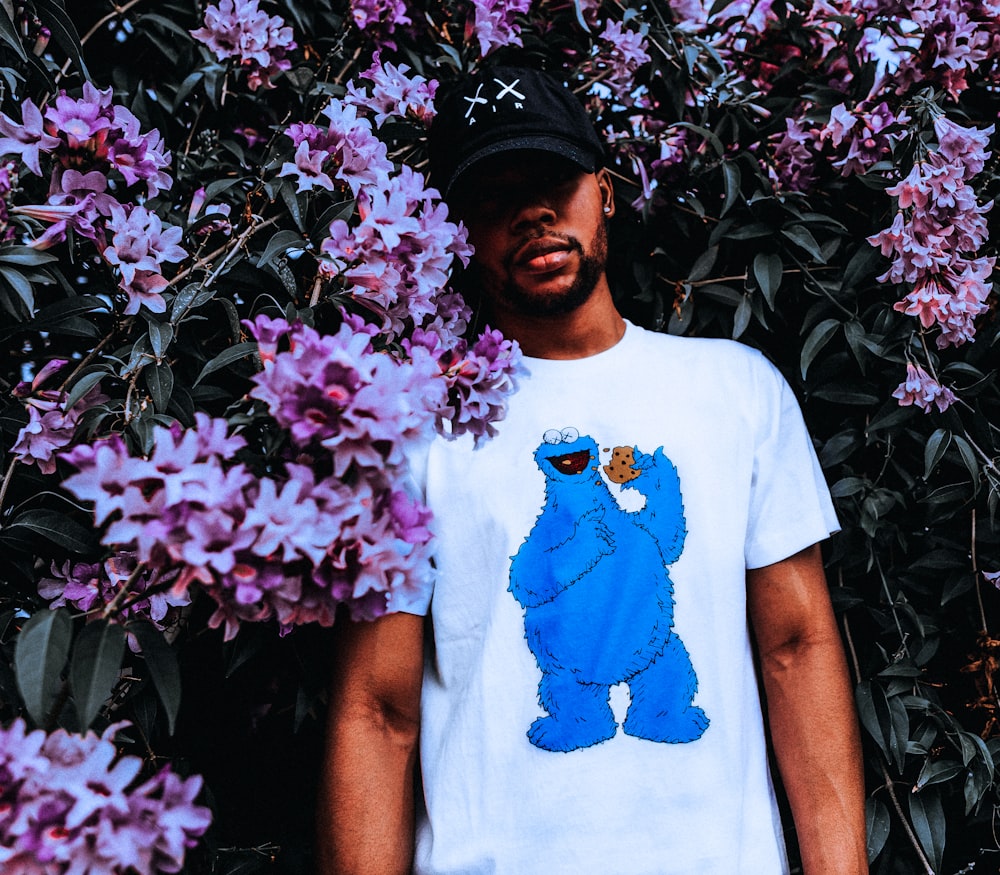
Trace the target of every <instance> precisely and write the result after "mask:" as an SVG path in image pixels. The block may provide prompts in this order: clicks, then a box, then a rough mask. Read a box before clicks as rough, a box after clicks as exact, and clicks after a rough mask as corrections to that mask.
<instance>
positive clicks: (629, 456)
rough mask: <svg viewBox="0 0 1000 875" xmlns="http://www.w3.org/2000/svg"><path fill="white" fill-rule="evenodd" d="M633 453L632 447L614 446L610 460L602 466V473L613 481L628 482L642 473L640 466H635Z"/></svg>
mask: <svg viewBox="0 0 1000 875" xmlns="http://www.w3.org/2000/svg"><path fill="white" fill-rule="evenodd" d="M634 466H635V455H634V454H633V449H632V447H615V449H614V452H613V453H612V454H611V461H610V462H608V464H607V465H605V466H604V473H605V474H607V475H608V478H609V479H610V480H611V481H612V482H614V483H628V482H629V481H630V480H635V478H636V477H638V476H639V475H640V474H641V473H642V468H636V467H634Z"/></svg>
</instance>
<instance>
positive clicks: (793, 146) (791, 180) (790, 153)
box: [768, 118, 818, 192]
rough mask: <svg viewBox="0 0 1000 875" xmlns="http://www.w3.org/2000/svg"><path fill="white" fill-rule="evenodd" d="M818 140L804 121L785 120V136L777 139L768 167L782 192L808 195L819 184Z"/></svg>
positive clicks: (813, 130)
mask: <svg viewBox="0 0 1000 875" xmlns="http://www.w3.org/2000/svg"><path fill="white" fill-rule="evenodd" d="M817 139H818V134H817V131H816V130H815V129H814V128H812V127H810V126H809V125H808V123H807V122H806V121H805V120H804V119H793V118H787V119H785V133H784V134H782V135H780V136H776V137H775V147H774V162H773V164H772V165H771V166H769V167H768V173H769V175H770V176H771V179H772V181H773V182H774V183H775V186H776V187H777V188H778V190H779V191H798V192H808V191H810V190H811V189H812V187H813V186H814V185H815V184H816V180H817V178H818V177H817V172H816V159H817V157H818V156H817V151H816V143H817Z"/></svg>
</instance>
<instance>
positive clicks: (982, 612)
mask: <svg viewBox="0 0 1000 875" xmlns="http://www.w3.org/2000/svg"><path fill="white" fill-rule="evenodd" d="M971 528H972V532H971V534H970V538H969V541H970V543H969V556H970V557H971V559H972V575H973V577H974V578H975V581H976V601H977V602H978V603H979V619H980V621H981V622H982V624H983V636H984V637H985V636H987V635H989V629H987V628H986V608H985V607H984V605H983V588H982V587H981V586H980V585H979V559H978V558H977V556H976V509H975V508H974V507H973V508H972V527H971Z"/></svg>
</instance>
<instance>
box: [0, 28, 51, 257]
mask: <svg viewBox="0 0 1000 875" xmlns="http://www.w3.org/2000/svg"><path fill="white" fill-rule="evenodd" d="M0 20H2V19H0ZM58 260H59V259H58V258H56V257H55V256H54V255H53V254H52V253H51V252H40V251H39V250H37V249H32V248H31V247H30V246H8V247H7V248H5V249H0V263H3V264H17V265H20V266H21V267H39V266H40V265H43V264H51V263H52V262H53V261H58Z"/></svg>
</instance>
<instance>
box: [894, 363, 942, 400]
mask: <svg viewBox="0 0 1000 875" xmlns="http://www.w3.org/2000/svg"><path fill="white" fill-rule="evenodd" d="M892 397H893V398H896V399H898V400H899V404H900V406H901V407H908V406H909V405H911V404H914V405H916V406H917V407H919V408H920V409H921V410H923V411H924V413H930V412H931V407H937V409H938V411H939V412H941V413H944V411H945V410H947V409H948V408H949V407H951V405H952V404H954V403H955V402H956V401H957V400H958V399H957V398H956V397H955V393H954V392H952V391H951V389H949V388H947V387H946V386H942V385H941V384H940V383H939V382H938V381H937V380H935V379H934V378H933V377H932V376H931V375H930V374H928V373H927V371H925V370H924V369H923V368H922V367H920V365H915V364H913V363H912V362H910V363H908V364H907V365H906V379H905V380H904V381H903V382H902V383H900V384H899V386H897V387H896V391H895V392H893V393H892Z"/></svg>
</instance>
